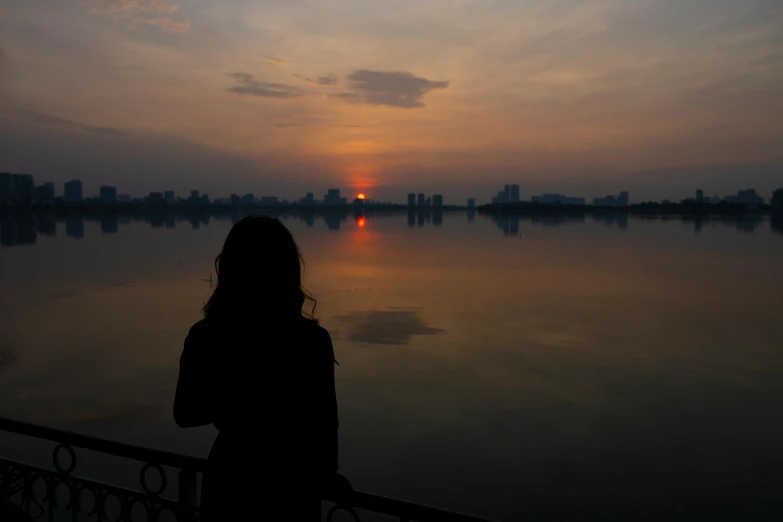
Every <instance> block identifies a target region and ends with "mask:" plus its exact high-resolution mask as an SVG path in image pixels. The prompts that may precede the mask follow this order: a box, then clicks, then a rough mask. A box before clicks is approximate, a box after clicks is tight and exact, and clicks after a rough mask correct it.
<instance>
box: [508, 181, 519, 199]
mask: <svg viewBox="0 0 783 522" xmlns="http://www.w3.org/2000/svg"><path fill="white" fill-rule="evenodd" d="M508 200H509V202H511V203H519V185H517V184H514V185H511V195H510V196H509V199H508Z"/></svg>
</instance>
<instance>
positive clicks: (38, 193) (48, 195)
mask: <svg viewBox="0 0 783 522" xmlns="http://www.w3.org/2000/svg"><path fill="white" fill-rule="evenodd" d="M33 198H34V199H35V201H38V202H39V203H42V202H46V201H54V189H53V188H52V187H51V186H50V184H49V183H47V184H45V185H38V186H37V187H35V192H34V194H33Z"/></svg>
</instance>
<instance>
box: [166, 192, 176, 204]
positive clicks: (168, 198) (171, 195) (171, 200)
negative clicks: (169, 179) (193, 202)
mask: <svg viewBox="0 0 783 522" xmlns="http://www.w3.org/2000/svg"><path fill="white" fill-rule="evenodd" d="M163 199H165V200H166V203H174V202H175V201H176V200H177V198H176V195H175V194H174V191H173V190H166V191H164V192H163Z"/></svg>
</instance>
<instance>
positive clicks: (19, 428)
mask: <svg viewBox="0 0 783 522" xmlns="http://www.w3.org/2000/svg"><path fill="white" fill-rule="evenodd" d="M0 430H2V431H8V432H11V433H18V434H20V435H26V436H28V437H35V438H38V439H44V440H50V441H52V442H57V443H58V444H69V445H71V446H76V447H77V448H84V449H87V450H93V451H99V452H101V453H108V454H110V455H115V456H117V457H124V458H128V459H133V460H138V461H142V462H150V463H155V464H160V465H163V466H171V467H174V468H180V469H187V470H192V471H204V469H206V466H207V461H206V459H203V458H199V457H191V456H188V455H180V454H178V453H171V452H169V451H162V450H155V449H150V448H144V447H141V446H133V445H131V444H124V443H122V442H115V441H111V440H106V439H100V438H98V437H91V436H89V435H82V434H80V433H74V432H71V431H65V430H60V429H57V428H49V427H46V426H39V425H37V424H31V423H28V422H22V421H17V420H13V419H7V418H5V417H0Z"/></svg>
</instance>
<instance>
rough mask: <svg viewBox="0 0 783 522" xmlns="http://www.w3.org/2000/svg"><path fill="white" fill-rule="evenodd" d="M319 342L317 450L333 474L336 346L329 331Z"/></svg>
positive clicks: (322, 467) (323, 467)
mask: <svg viewBox="0 0 783 522" xmlns="http://www.w3.org/2000/svg"><path fill="white" fill-rule="evenodd" d="M322 335H323V337H322V340H321V342H319V344H321V343H322V344H323V346H318V347H317V348H318V351H319V355H320V357H319V364H318V390H317V396H318V416H317V420H316V422H317V424H316V430H315V431H316V439H317V440H316V445H317V446H316V450H317V455H318V468H319V471H320V473H321V476H322V477H324V478H331V477H332V476H333V475H334V474H335V473H336V472H337V467H338V465H337V427H338V425H339V421H338V418H337V392H336V390H335V383H334V365H335V364H334V346H333V345H332V338H331V337H330V336H329V332H327V331H326V330H323V334H322Z"/></svg>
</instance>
